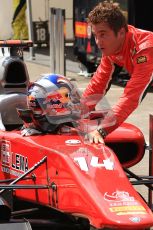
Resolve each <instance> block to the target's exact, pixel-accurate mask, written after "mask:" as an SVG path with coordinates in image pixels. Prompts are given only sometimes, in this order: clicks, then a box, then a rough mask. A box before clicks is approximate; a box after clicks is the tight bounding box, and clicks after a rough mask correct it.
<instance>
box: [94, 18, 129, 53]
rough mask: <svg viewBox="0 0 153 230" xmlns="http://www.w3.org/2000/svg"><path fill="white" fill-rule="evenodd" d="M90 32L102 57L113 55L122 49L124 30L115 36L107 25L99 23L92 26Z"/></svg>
mask: <svg viewBox="0 0 153 230" xmlns="http://www.w3.org/2000/svg"><path fill="white" fill-rule="evenodd" d="M92 32H93V34H94V36H95V41H96V44H97V46H98V48H99V49H100V50H101V51H102V54H103V55H104V56H109V55H115V54H117V53H118V52H119V51H120V50H121V49H122V46H123V43H124V40H125V33H126V31H125V29H124V28H121V29H120V31H119V32H118V33H117V35H116V34H115V33H114V31H113V30H112V29H111V28H110V27H109V26H108V24H107V23H104V22H101V23H98V24H94V25H92Z"/></svg>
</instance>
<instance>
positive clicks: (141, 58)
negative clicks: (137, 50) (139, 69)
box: [137, 56, 147, 64]
mask: <svg viewBox="0 0 153 230" xmlns="http://www.w3.org/2000/svg"><path fill="white" fill-rule="evenodd" d="M144 62H147V57H146V56H140V57H138V58H137V64H141V63H144Z"/></svg>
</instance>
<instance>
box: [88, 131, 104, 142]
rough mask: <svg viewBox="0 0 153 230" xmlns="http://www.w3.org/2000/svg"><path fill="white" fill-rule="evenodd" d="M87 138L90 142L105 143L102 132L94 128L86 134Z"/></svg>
mask: <svg viewBox="0 0 153 230" xmlns="http://www.w3.org/2000/svg"><path fill="white" fill-rule="evenodd" d="M85 139H86V140H89V141H90V143H95V144H98V143H102V144H104V139H103V138H102V136H101V135H100V133H99V132H98V131H97V130H94V131H92V132H90V133H88V134H86V135H85Z"/></svg>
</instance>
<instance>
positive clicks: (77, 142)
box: [65, 139, 81, 145]
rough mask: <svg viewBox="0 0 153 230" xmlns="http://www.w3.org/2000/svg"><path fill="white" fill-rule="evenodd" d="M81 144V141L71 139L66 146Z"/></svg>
mask: <svg viewBox="0 0 153 230" xmlns="http://www.w3.org/2000/svg"><path fill="white" fill-rule="evenodd" d="M80 143H81V141H80V140H77V139H71V140H67V141H65V144H67V145H78V144H80Z"/></svg>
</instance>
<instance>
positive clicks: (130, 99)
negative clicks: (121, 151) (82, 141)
mask: <svg viewBox="0 0 153 230" xmlns="http://www.w3.org/2000/svg"><path fill="white" fill-rule="evenodd" d="M88 22H89V23H90V25H91V27H92V32H93V34H94V36H95V41H96V44H97V45H98V47H99V49H100V50H101V51H102V58H101V62H100V65H99V66H98V68H97V70H96V72H95V74H94V75H93V77H92V79H91V81H90V83H89V85H88V86H87V88H86V90H85V91H84V93H83V97H84V98H87V97H88V96H89V95H93V94H101V97H103V96H104V95H105V93H106V91H107V88H108V86H109V83H110V82H111V79H112V74H113V72H114V70H115V65H118V66H120V67H124V68H125V69H126V70H127V71H128V73H129V74H130V76H131V77H130V80H129V81H128V83H127V85H126V87H125V89H124V92H123V94H122V95H121V97H120V99H119V101H118V102H117V103H116V105H114V106H113V108H112V110H113V112H114V116H115V118H116V122H115V123H114V125H112V126H109V127H106V126H105V127H103V125H102V124H101V123H100V124H99V126H98V129H96V130H94V131H92V132H90V133H89V134H88V138H89V140H90V142H91V143H92V142H95V143H98V142H101V143H104V138H105V136H106V135H107V134H109V133H110V132H112V131H113V130H115V129H116V128H117V127H118V126H120V125H121V124H122V122H124V121H125V120H126V119H127V118H128V116H129V115H130V114H131V113H132V112H133V111H134V110H135V109H136V108H137V107H138V105H139V104H140V103H141V101H142V100H143V98H144V97H145V95H146V92H147V89H148V88H149V87H150V86H151V84H152V81H153V33H152V32H150V31H145V30H142V29H138V28H135V27H134V26H131V25H128V24H127V22H126V18H125V16H124V14H123V12H122V11H121V9H120V7H119V5H117V4H115V3H113V2H112V1H110V2H109V1H104V2H103V3H99V4H98V5H97V6H95V8H94V9H93V10H92V11H91V12H90V13H89V15H88ZM106 119H107V118H106ZM104 123H107V122H104Z"/></svg>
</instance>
